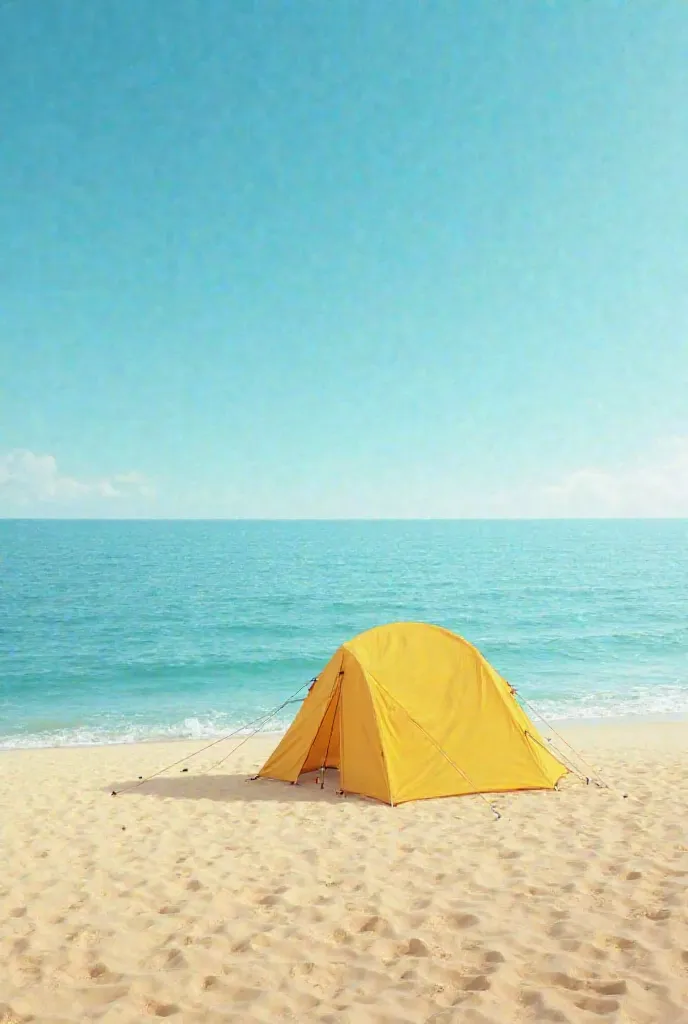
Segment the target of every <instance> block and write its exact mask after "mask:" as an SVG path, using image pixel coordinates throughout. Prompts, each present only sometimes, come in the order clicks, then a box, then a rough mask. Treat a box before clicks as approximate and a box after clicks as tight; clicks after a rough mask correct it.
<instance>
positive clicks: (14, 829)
mask: <svg viewBox="0 0 688 1024" xmlns="http://www.w3.org/2000/svg"><path fill="white" fill-rule="evenodd" d="M566 735H567V736H568V737H569V738H572V739H573V740H574V741H575V742H576V743H577V744H579V746H580V747H581V749H582V750H583V752H584V754H585V755H586V757H587V758H589V759H590V761H591V762H593V763H594V764H595V765H596V766H599V768H600V770H601V771H602V773H603V775H604V776H605V778H606V779H607V780H608V781H609V782H610V783H612V784H613V785H614V787H615V789H599V788H596V787H594V786H586V785H585V784H583V783H580V782H578V781H576V780H575V779H568V780H566V781H565V784H564V785H563V786H562V789H561V791H560V792H555V793H525V794H510V795H507V796H500V797H498V798H496V799H495V800H494V801H493V802H494V804H495V806H496V807H498V808H499V811H500V812H501V814H502V817H501V820H499V821H496V820H495V819H494V817H493V815H492V814H491V812H490V810H489V807H488V806H486V804H485V803H484V802H483V801H481V800H480V799H478V798H476V797H468V798H463V799H458V800H435V801H427V802H424V803H420V804H407V805H404V806H402V807H399V808H394V809H392V808H389V807H386V806H382V805H379V804H376V803H373V802H371V801H367V800H361V799H357V798H355V797H345V798H344V797H339V796H337V795H336V789H337V781H336V777H334V773H331V775H332V777H331V778H328V780H327V785H326V788H325V790H324V791H321V790H320V788H319V787H318V786H317V785H316V784H314V783H313V782H308V783H305V784H302V785H299V786H297V787H290V786H285V785H283V784H280V783H274V782H266V781H262V780H261V781H258V782H247V781H245V776H246V773H248V772H250V771H251V770H252V769H255V768H256V767H257V765H258V764H259V763H260V761H261V759H262V756H263V754H264V753H265V751H266V749H268V747H266V742H267V744H268V745H269V746H271V745H272V741H270V740H267V741H266V740H265V739H264V738H262V739H260V740H254V741H251V742H250V743H247V744H245V745H244V746H243V747H242V748H241V750H240V751H238V752H237V754H236V755H234V757H233V758H232V759H230V760H229V761H227V762H226V763H225V764H223V765H221V766H220V767H219V768H214V769H211V770H210V772H209V773H208V774H199V770H200V769H205V768H208V767H209V766H210V765H212V764H213V762H214V761H216V760H217V759H218V758H219V757H221V756H223V755H224V754H225V753H226V752H227V749H230V747H229V746H227V747H225V748H222V747H217V748H214V749H212V750H210V751H208V753H207V754H206V755H203V756H202V757H201V758H200V759H198V761H197V762H192V769H191V771H189V773H181V771H180V768H179V767H178V768H176V769H174V770H173V771H172V772H170V773H169V775H168V776H167V777H162V778H160V779H157V780H155V781H153V782H150V783H147V784H146V785H145V786H143V787H141V788H139V789H137V790H136V791H134V792H131V793H127V794H122V795H119V796H117V797H112V796H110V790H111V789H112V788H113V787H116V788H121V787H122V786H123V785H124V784H125V783H127V782H130V781H132V780H133V781H136V779H137V777H138V776H139V775H144V774H148V773H149V772H151V771H153V770H155V769H157V768H159V767H161V766H162V765H164V764H167V763H169V762H170V761H172V760H173V759H174V758H175V757H176V756H182V755H183V754H184V753H186V752H188V750H190V749H195V746H189V745H186V744H181V745H180V744H168V745H164V746H161V745H146V746H138V747H134V746H121V747H109V748H107V747H106V748H101V749H94V748H91V749H81V750H42V751H25V752H9V751H8V752H3V753H1V754H0V806H1V808H2V821H1V826H0V827H1V835H0V841H1V843H2V846H1V848H0V849H1V852H0V920H1V922H2V926H1V931H0V1021H1V1022H3V1024H9V1022H19V1021H30V1020H35V1021H41V1022H46V1024H47V1022H57V1021H61V1022H64V1021H91V1020H99V1021H103V1022H125V1021H126V1022H129V1021H131V1022H133V1021H137V1022H139V1021H145V1020H149V1019H156V1018H169V1019H171V1020H173V1021H180V1022H181V1021H184V1022H190V1024H191V1022H199V1024H200V1022H204V1024H213V1022H220V1021H222V1022H229V1021H235V1022H242V1024H245V1022H252V1021H261V1022H272V1021H300V1022H311V1021H313V1022H332V1024H335V1022H337V1024H339V1022H351V1024H368V1022H370V1024H373V1022H374V1024H383V1022H384V1024H405V1022H407V1024H421V1022H428V1024H429V1022H431V1021H432V1022H433V1024H450V1022H464V1021H465V1022H475V1024H478V1022H483V1024H487V1022H500V1024H501V1022H505V1024H512V1022H519V1021H561V1022H565V1021H575V1022H579V1021H580V1022H585V1021H591V1022H592V1021H602V1020H605V1021H619V1022H620V1021H623V1022H626V1024H630V1022H635V1024H670V1022H675V1021H681V1022H683V1021H687V1022H688V896H687V890H688V827H687V824H686V822H687V818H686V803H687V800H688V724H684V723H666V724H656V725H649V724H643V725H636V726H629V725H622V726H618V727H614V728H611V727H610V728H607V727H604V726H595V727H587V728H578V729H576V730H568V731H567V733H566ZM196 746H197V745H196ZM624 793H628V798H627V799H624V797H623V794H624Z"/></svg>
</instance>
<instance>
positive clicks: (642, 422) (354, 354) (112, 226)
mask: <svg viewBox="0 0 688 1024" xmlns="http://www.w3.org/2000/svg"><path fill="white" fill-rule="evenodd" d="M686 53H688V4H686V3H685V2H684V0H673V2H663V0H634V2H632V3H631V2H627V3H622V2H611V0H610V2H606V0H596V2H594V3H577V2H560V3H559V2H554V0H550V2H545V0H510V2H509V3H503V2H498V0H494V2H490V0H462V2H461V3H459V2H457V0H446V2H445V0H394V3H382V2H375V0H329V2H328V3H323V2H322V0H298V2H295V3H287V2H278V0H252V2H249V0H235V2H233V3H227V0H203V2H202V3H199V2H197V0H136V2H134V0H98V3H93V0H9V2H8V0H0V196H1V197H2V200H1V201H0V369H1V372H0V516H50V517H55V516H66V517H82V516H86V517H91V516H92V517H106V518H107V517H130V516H142V517H172V518H175V517H189V518H195V517H200V518H203V517H213V518H214V517H221V518H224V517H227V518H234V517H256V518H320V517H327V518H330V517H334V518H349V517H366V518H367V517H372V518H377V517H382V518H390V517H391V518H395V517H450V518H453V517H464V516H468V517H483V516H485V517H493V516H497V517H503V516H506V517H540V516H664V515H667V516H688V201H686V184H685V183H686V180H688V61H687V60H686Z"/></svg>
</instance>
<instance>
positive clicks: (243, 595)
mask: <svg viewBox="0 0 688 1024" xmlns="http://www.w3.org/2000/svg"><path fill="white" fill-rule="evenodd" d="M395 620H421V621H427V622H436V623H439V624H441V625H444V626H447V627H448V628H450V629H452V630H455V631H456V632H458V633H461V634H462V635H464V636H465V637H467V638H468V639H469V640H470V641H471V642H473V643H474V644H476V645H477V646H478V647H479V648H480V649H481V650H482V652H483V653H484V654H485V655H486V656H487V657H488V658H489V659H490V661H491V662H492V663H493V664H494V665H495V667H496V668H497V669H498V670H499V671H500V672H501V673H502V674H503V675H504V676H505V677H506V678H507V679H509V681H510V682H511V683H512V685H514V686H516V687H517V689H518V690H519V691H520V692H521V693H522V694H523V695H524V696H525V697H526V698H527V700H528V701H530V702H531V703H532V704H533V705H534V706H535V707H537V708H538V709H539V711H540V712H541V713H543V714H544V715H545V716H547V717H549V718H551V719H553V720H555V719H587V718H600V717H605V716H614V717H617V716H625V715H642V716H654V715H657V714H667V713H669V714H682V713H688V522H687V521H647V522H638V521H635V522H633V521H618V522H614V521H597V522H582V521H576V522H574V521H571V522H561V521H560V522H551V521H550V522H349V523H344V522H342V523H336V522H322V523H317V522H308V523H288V522H272V523H267V522H64V521H61V522H60V521H13V520H5V521H0V746H3V747H30V746H53V745H62V744H94V743H108V742H126V741H137V740H148V739H155V738H165V737H198V738H203V737H212V736H215V735H221V734H222V733H224V732H227V731H229V730H231V729H233V728H239V727H245V728H248V727H249V726H250V723H252V722H253V721H254V720H256V719H257V718H259V716H261V715H265V714H267V713H268V712H269V711H270V710H271V709H273V708H274V707H275V706H276V705H277V704H279V703H280V702H282V701H283V700H285V699H286V698H287V697H289V696H290V695H291V694H293V693H294V692H295V691H296V690H297V689H298V688H299V687H300V686H301V685H302V684H303V683H305V682H307V681H308V680H309V679H310V678H311V677H312V676H313V675H315V674H316V673H317V672H318V671H319V669H320V668H321V667H322V665H323V664H324V663H325V661H326V660H327V659H328V658H329V656H330V655H331V653H332V652H333V651H334V650H335V648H336V647H337V646H338V645H339V644H340V643H341V642H342V641H344V640H346V639H348V638H350V637H352V636H354V635H355V634H356V633H358V632H360V631H361V630H364V629H367V628H368V627H371V626H373V625H377V624H379V623H382V622H390V621H395ZM294 711H295V707H294V706H292V705H290V706H288V707H287V708H285V709H284V711H283V712H282V713H281V714H280V715H279V716H277V717H276V718H273V719H271V720H270V721H269V722H266V723H265V724H264V728H267V729H271V730H274V729H279V728H281V727H283V726H284V725H286V724H287V722H288V721H289V720H290V719H291V717H292V716H293V714H294Z"/></svg>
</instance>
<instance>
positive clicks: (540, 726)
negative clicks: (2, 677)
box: [0, 711, 688, 756]
mask: <svg viewBox="0 0 688 1024" xmlns="http://www.w3.org/2000/svg"><path fill="white" fill-rule="evenodd" d="M526 713H528V712H526ZM529 717H530V718H531V721H532V722H533V725H535V727H536V728H537V730H538V732H540V733H542V734H547V733H548V732H550V733H554V734H556V733H557V732H563V733H567V732H574V733H577V732H578V731H581V732H582V733H585V732H586V731H587V730H588V729H590V730H595V729H602V730H604V729H620V728H626V727H629V728H636V727H638V728H640V727H643V726H653V725H670V724H672V723H675V724H681V723H688V712H685V711H681V712H675V713H669V712H663V713H656V714H648V715H613V716H612V715H610V716H608V717H598V718H555V719H552V720H551V721H548V723H547V725H545V724H544V723H543V722H542V721H541V720H540V719H538V718H537V716H530V715H529ZM287 728H288V727H287ZM286 731H287V729H272V730H270V731H266V732H251V731H248V732H245V733H244V732H237V733H236V734H234V735H233V736H231V738H230V737H229V736H227V737H225V735H223V734H219V735H216V736H208V737H207V738H205V739H198V738H194V737H189V736H168V737H165V736H160V737H155V736H152V737H150V738H149V739H136V740H119V739H113V740H112V741H109V742H106V743H55V744H48V743H46V744H36V745H31V746H29V745H27V746H6V745H2V744H0V756H2V755H3V754H8V753H9V754H11V753H18V752H21V751H26V752H29V751H39V750H109V749H111V748H117V749H119V748H127V747H150V746H175V745H179V744H200V746H199V752H201V751H202V750H203V747H204V745H205V746H208V747H210V746H212V745H213V744H216V745H218V746H219V745H220V744H221V743H229V742H231V740H234V739H235V740H236V741H237V742H240V741H242V740H243V741H246V740H250V739H254V738H261V737H268V738H271V739H272V740H274V741H275V742H276V741H277V740H278V739H279V738H280V737H282V736H284V734H285V732H286ZM18 735H19V734H18Z"/></svg>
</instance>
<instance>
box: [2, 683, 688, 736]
mask: <svg viewBox="0 0 688 1024" xmlns="http://www.w3.org/2000/svg"><path fill="white" fill-rule="evenodd" d="M522 696H524V697H525V698H526V700H527V701H528V705H529V706H530V707H531V708H534V709H535V711H536V712H537V713H538V714H539V715H542V716H543V717H544V718H545V719H547V720H551V721H560V722H562V721H569V722H576V721H591V720H597V719H605V718H610V719H612V718H613V719H619V718H633V719H636V720H637V719H643V718H653V717H655V716H685V715H688V687H686V686H685V685H675V686H663V687H656V688H648V687H634V688H629V689H628V690H627V692H626V693H624V694H620V693H619V692H618V691H616V692H598V693H591V694H585V695H584V694H579V695H576V696H574V695H571V696H570V697H566V696H562V697H561V698H560V699H551V698H538V697H536V696H532V697H531V696H530V695H528V694H527V693H522ZM289 710H290V711H291V712H292V714H288V713H287V712H286V711H285V712H283V713H282V714H280V715H279V716H278V717H275V718H273V719H271V720H270V721H269V722H267V723H266V724H265V725H264V726H263V727H262V729H261V731H265V732H270V733H274V732H281V731H283V730H284V729H286V728H287V726H288V725H289V722H290V721H291V718H292V717H293V711H294V709H293V708H291V709H289ZM526 711H527V712H528V711H529V707H528V706H526ZM259 714H260V712H257V713H256V718H257V717H258V715H259ZM265 714H269V711H267V710H266V711H265ZM254 720H255V719H254ZM253 732H255V725H253V724H251V720H249V716H248V715H247V716H245V717H244V718H243V719H242V720H238V719H232V718H231V717H230V716H229V715H227V714H224V713H217V714H211V715H208V716H204V717H198V716H189V717H187V718H183V719H181V720H179V721H176V722H172V723H166V724H153V723H149V722H147V723H143V722H132V721H120V722H112V723H110V724H108V725H98V726H96V725H82V726H75V727H71V728H63V729H50V730H43V731H37V732H31V733H29V732H23V733H8V734H5V735H0V749H5V750H30V749H36V748H49V747H100V746H110V745H118V744H129V743H152V742H156V741H165V740H182V739H186V740H200V741H202V740H213V739H219V738H220V737H221V736H227V735H228V734H230V733H233V734H235V735H236V736H237V737H241V736H247V735H249V734H251V733H253Z"/></svg>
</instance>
